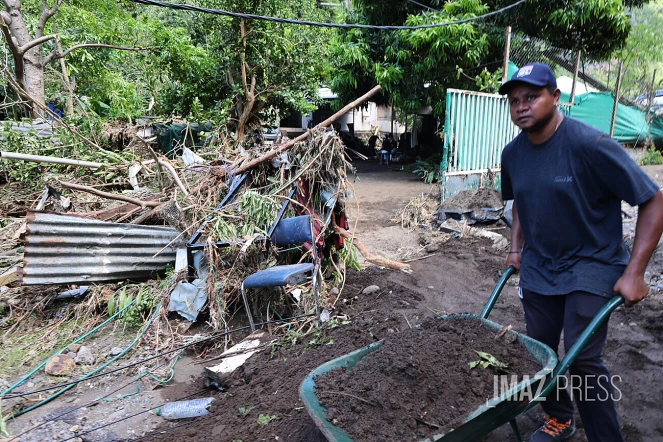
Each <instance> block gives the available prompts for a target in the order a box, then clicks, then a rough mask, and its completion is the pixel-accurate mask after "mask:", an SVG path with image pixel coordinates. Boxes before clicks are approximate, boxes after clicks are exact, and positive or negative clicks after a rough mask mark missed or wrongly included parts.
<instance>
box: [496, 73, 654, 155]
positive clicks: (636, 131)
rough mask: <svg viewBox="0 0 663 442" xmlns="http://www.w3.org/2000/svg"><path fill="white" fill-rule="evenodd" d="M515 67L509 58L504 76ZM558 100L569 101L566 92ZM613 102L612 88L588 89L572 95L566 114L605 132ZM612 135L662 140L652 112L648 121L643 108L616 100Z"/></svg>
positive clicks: (630, 141)
mask: <svg viewBox="0 0 663 442" xmlns="http://www.w3.org/2000/svg"><path fill="white" fill-rule="evenodd" d="M517 71H518V66H516V65H515V64H514V63H513V62H512V61H509V67H508V70H507V72H508V77H509V78H511V76H512V75H513V74H514V73H515V72H517ZM559 101H560V103H569V102H570V101H571V96H570V94H566V93H563V94H562V96H561V97H560V99H559ZM614 104H615V95H614V94H613V93H612V92H588V93H586V94H582V95H576V97H575V100H574V105H573V107H572V108H571V110H570V112H569V116H571V117H573V118H575V119H576V120H580V121H582V122H583V123H587V124H589V125H590V126H593V127H595V128H597V129H599V130H601V131H603V132H605V133H610V121H611V120H612V109H613V107H614ZM565 114H566V112H565ZM613 138H614V139H615V140H617V141H618V142H619V143H621V144H641V143H643V142H644V141H645V140H647V138H651V139H653V140H654V142H655V143H656V145H657V146H658V145H659V144H663V119H661V118H659V117H656V116H652V119H651V123H650V124H648V123H647V120H646V112H645V111H643V110H642V109H639V108H637V107H633V106H625V105H623V104H621V103H620V104H619V105H618V106H617V116H616V118H615V131H614V136H613Z"/></svg>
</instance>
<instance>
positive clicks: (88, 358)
mask: <svg viewBox="0 0 663 442" xmlns="http://www.w3.org/2000/svg"><path fill="white" fill-rule="evenodd" d="M75 361H76V363H77V364H85V365H93V364H94V355H93V354H92V350H90V347H86V346H85V345H83V346H82V347H81V348H80V349H78V353H77V354H76V359H75Z"/></svg>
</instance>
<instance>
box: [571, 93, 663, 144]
mask: <svg viewBox="0 0 663 442" xmlns="http://www.w3.org/2000/svg"><path fill="white" fill-rule="evenodd" d="M569 101H570V95H569V94H562V97H561V98H560V102H566V103H568V102H569ZM614 103H615V96H614V94H613V93H612V92H589V93H586V94H582V95H577V96H576V98H575V103H574V106H573V107H572V108H571V117H573V118H575V119H576V120H580V121H582V122H584V123H587V124H589V125H590V126H593V127H595V128H597V129H599V130H601V131H603V132H605V133H610V121H611V119H612V109H613V106H614ZM645 117H646V112H645V111H643V110H642V109H639V108H637V107H633V106H625V105H623V104H621V103H619V104H618V106H617V117H616V118H615V132H614V136H613V138H614V139H615V140H617V141H618V142H619V143H622V144H636V143H637V144H640V143H643V142H644V141H645V140H646V139H647V138H649V137H651V138H653V139H654V140H660V139H663V120H661V119H660V118H658V117H653V118H652V122H651V124H648V123H647V120H646V118H645Z"/></svg>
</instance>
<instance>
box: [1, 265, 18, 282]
mask: <svg viewBox="0 0 663 442" xmlns="http://www.w3.org/2000/svg"><path fill="white" fill-rule="evenodd" d="M17 272H18V267H12V268H11V269H9V270H7V271H6V272H5V273H3V274H2V275H0V285H9V284H11V283H12V282H15V281H16V280H17V279H18V275H17Z"/></svg>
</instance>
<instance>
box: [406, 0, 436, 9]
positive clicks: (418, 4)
mask: <svg viewBox="0 0 663 442" xmlns="http://www.w3.org/2000/svg"><path fill="white" fill-rule="evenodd" d="M407 1H409V2H410V3H412V4H415V5H417V6H421V7H422V8H426V9H428V10H431V11H435V12H440V10H439V9H435V8H432V7H430V6H428V5H424V4H423V3H419V2H417V1H415V0H407Z"/></svg>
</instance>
